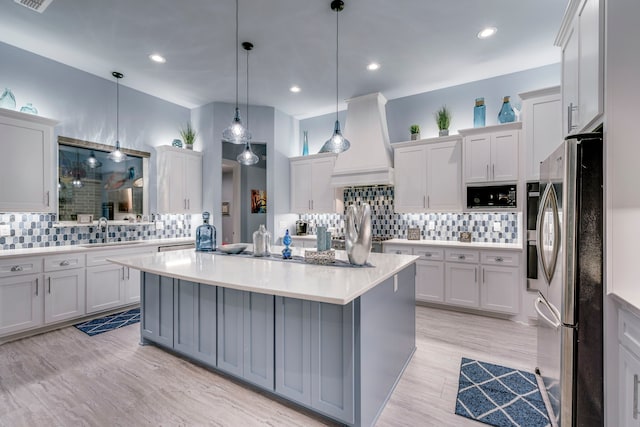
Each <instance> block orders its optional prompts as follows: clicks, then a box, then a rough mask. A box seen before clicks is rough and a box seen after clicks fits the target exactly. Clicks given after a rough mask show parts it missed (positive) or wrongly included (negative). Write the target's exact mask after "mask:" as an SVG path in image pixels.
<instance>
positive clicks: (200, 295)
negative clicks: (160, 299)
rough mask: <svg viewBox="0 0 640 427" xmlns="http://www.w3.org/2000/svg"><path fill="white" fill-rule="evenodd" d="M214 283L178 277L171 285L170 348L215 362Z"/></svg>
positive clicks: (213, 364) (208, 362)
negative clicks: (172, 332) (172, 288)
mask: <svg viewBox="0 0 640 427" xmlns="http://www.w3.org/2000/svg"><path fill="white" fill-rule="evenodd" d="M216 290H217V288H216V286H209V285H202V284H199V283H194V282H189V281H186V280H179V281H177V283H176V284H175V286H174V301H173V302H174V314H173V316H174V326H173V331H174V335H173V348H174V349H175V350H176V351H179V352H181V353H183V354H186V355H188V356H190V357H192V358H194V359H197V360H200V361H202V362H204V363H207V364H209V365H211V366H215V365H216V324H217V319H216Z"/></svg>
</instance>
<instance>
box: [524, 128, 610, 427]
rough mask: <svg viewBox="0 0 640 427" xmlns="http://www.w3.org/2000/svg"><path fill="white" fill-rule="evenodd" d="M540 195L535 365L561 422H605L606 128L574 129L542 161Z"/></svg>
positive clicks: (571, 424) (557, 418)
mask: <svg viewBox="0 0 640 427" xmlns="http://www.w3.org/2000/svg"><path fill="white" fill-rule="evenodd" d="M540 194H541V198H540V207H539V210H538V218H537V224H536V231H537V236H538V239H537V240H538V281H537V284H536V286H537V289H538V298H537V300H536V311H537V312H538V368H537V370H536V372H537V373H538V374H539V376H540V377H541V378H542V380H543V382H544V385H545V389H546V392H547V395H548V397H549V402H550V406H551V409H552V411H553V414H549V415H550V416H551V417H553V418H555V420H556V422H557V424H558V425H560V426H563V427H568V426H589V427H591V426H601V425H604V413H603V364H602V353H603V337H602V330H603V313H602V310H603V286H602V283H603V144H602V134H601V133H589V134H580V135H574V136H571V137H570V138H567V140H565V141H564V142H563V144H562V145H561V146H560V147H558V149H556V150H555V151H554V152H553V154H551V155H550V156H549V157H548V158H547V159H546V160H545V161H544V162H542V163H541V164H540ZM543 392H544V390H543Z"/></svg>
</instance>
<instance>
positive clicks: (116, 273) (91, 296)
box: [87, 264, 126, 313]
mask: <svg viewBox="0 0 640 427" xmlns="http://www.w3.org/2000/svg"><path fill="white" fill-rule="evenodd" d="M125 269H126V267H120V266H119V265H115V264H107V265H99V266H96V267H88V268H87V313H95V312H98V311H103V310H108V309H110V308H114V307H118V306H121V305H124V301H125V286H124V283H125V277H126V270H125Z"/></svg>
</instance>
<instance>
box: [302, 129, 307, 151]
mask: <svg viewBox="0 0 640 427" xmlns="http://www.w3.org/2000/svg"><path fill="white" fill-rule="evenodd" d="M308 133H309V131H306V130H305V131H303V132H302V135H303V136H302V155H303V156H308V155H309V135H308Z"/></svg>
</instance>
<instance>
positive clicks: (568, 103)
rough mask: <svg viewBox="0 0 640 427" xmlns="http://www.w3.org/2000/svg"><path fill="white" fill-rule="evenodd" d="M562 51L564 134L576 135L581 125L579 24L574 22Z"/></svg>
mask: <svg viewBox="0 0 640 427" xmlns="http://www.w3.org/2000/svg"><path fill="white" fill-rule="evenodd" d="M574 22H575V23H574V25H573V28H571V30H569V35H568V37H567V41H566V44H565V45H564V47H563V49H562V117H563V120H562V123H563V126H562V134H563V135H567V134H570V133H575V132H577V130H578V124H579V123H580V110H579V105H580V104H579V99H578V81H579V80H578V66H579V65H578V64H579V61H578V57H579V53H580V51H579V45H578V42H579V41H578V22H577V19H576V20H575V21H574Z"/></svg>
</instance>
